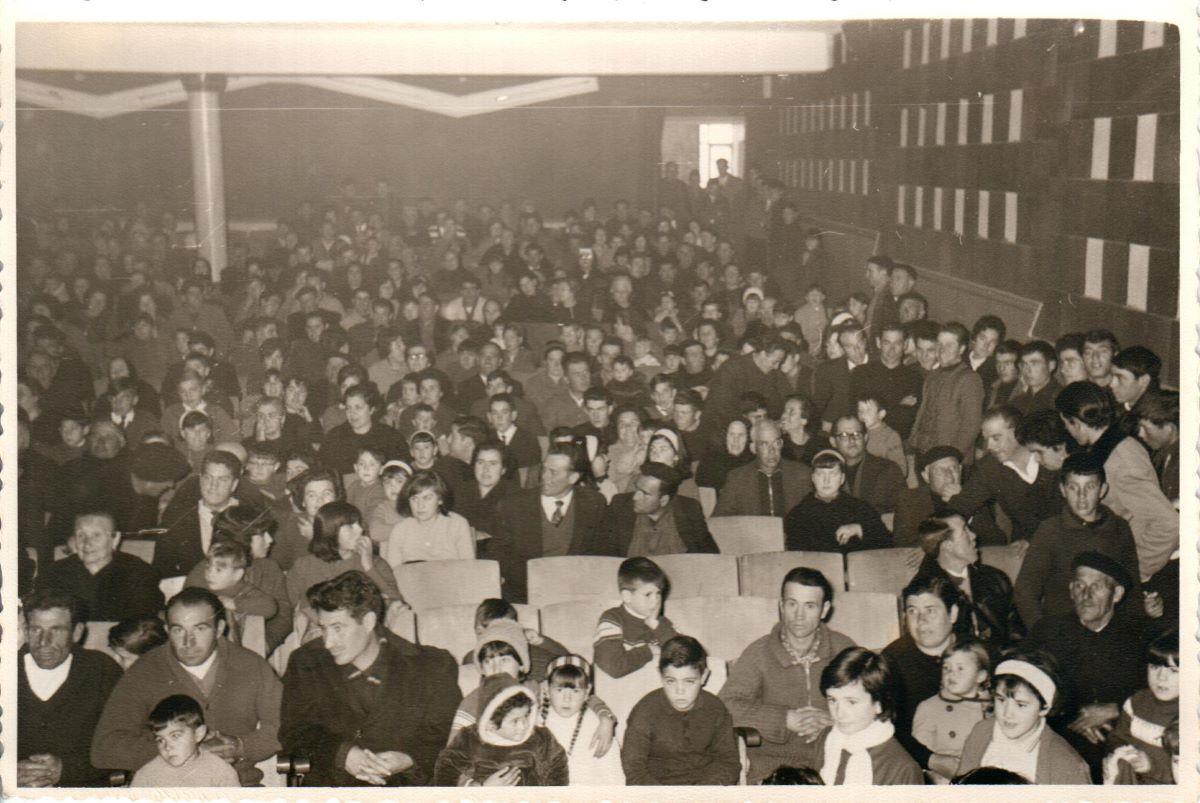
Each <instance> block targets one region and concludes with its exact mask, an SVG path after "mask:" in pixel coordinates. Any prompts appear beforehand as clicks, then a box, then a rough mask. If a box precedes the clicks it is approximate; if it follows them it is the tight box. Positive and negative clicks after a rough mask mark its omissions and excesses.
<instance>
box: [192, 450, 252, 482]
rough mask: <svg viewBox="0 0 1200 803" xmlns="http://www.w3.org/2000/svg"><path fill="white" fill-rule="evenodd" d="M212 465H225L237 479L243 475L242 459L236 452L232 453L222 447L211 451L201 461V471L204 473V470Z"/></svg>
mask: <svg viewBox="0 0 1200 803" xmlns="http://www.w3.org/2000/svg"><path fill="white" fill-rule="evenodd" d="M212 465H218V466H224V467H225V468H227V469H229V473H230V474H232V475H233V478H234V479H235V480H236V479H237V478H238V477H240V476H242V461H241V460H238V457H237V455H235V454H230V453H229V452H226V451H223V450H220V449H218V450H216V451H212V452H209V453H208V454H206V455H204V459H203V460H201V461H200V473H201V474H203V473H204V470H205V469H206V468H208V467H209V466H212Z"/></svg>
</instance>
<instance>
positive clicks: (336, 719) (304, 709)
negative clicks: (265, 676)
mask: <svg viewBox="0 0 1200 803" xmlns="http://www.w3.org/2000/svg"><path fill="white" fill-rule="evenodd" d="M307 596H308V603H309V605H311V606H312V608H313V609H314V610H315V611H316V612H317V625H318V627H320V629H321V633H322V638H321V640H320V641H312V642H309V643H308V644H306V645H305V646H303V647H301V648H300V649H299V650H297V651H296V652H295V653H293V655H292V658H291V661H290V662H289V663H288V669H287V674H285V675H284V677H283V703H282V709H281V724H280V729H279V737H280V742H281V743H282V745H283V752H284V753H285V754H289V755H291V756H293V757H295V756H303V757H305V758H307V759H308V760H309V761H310V762H311V767H312V769H311V771H310V772H309V773H308V775H307V776H305V785H306V786H363V785H371V786H422V785H425V784H428V783H429V781H430V779H431V778H432V777H433V766H434V763H435V762H436V761H437V756H438V753H439V752H440V751H441V749H442V748H443V747H445V746H446V741H447V739H448V738H449V736H450V723H451V721H452V720H453V719H454V712H455V710H456V709H457V708H458V704H459V703H460V702H461V701H462V693H461V692H460V691H459V689H458V668H457V666H456V665H455V663H454V659H453V658H452V657H451V656H450V653H448V652H446V651H445V650H440V649H437V648H434V647H419V646H417V645H416V644H413V643H412V642H409V641H406V640H404V639H402V638H400V637H399V636H397V635H395V634H393V633H389V632H387V631H386V630H385V629H384V628H383V617H384V610H383V596H382V595H381V594H380V592H379V589H378V588H377V587H376V586H375V584H374V583H372V582H371V581H370V579H368V578H367V576H366V575H364V574H362V573H361V572H356V571H353V572H346V573H345V574H341V575H338V576H337V577H335V578H333V579H332V580H328V581H326V582H324V583H319V584H317V585H315V586H313V587H312V588H311V589H309V591H308V595H307Z"/></svg>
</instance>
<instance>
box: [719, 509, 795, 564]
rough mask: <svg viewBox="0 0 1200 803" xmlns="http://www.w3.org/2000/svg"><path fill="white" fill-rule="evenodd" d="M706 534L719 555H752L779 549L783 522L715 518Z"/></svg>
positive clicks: (750, 517) (781, 544)
mask: <svg viewBox="0 0 1200 803" xmlns="http://www.w3.org/2000/svg"><path fill="white" fill-rule="evenodd" d="M708 530H709V532H711V533H712V537H713V540H715V541H716V542H717V547H718V548H719V549H720V550H721V554H722V555H733V556H735V557H737V556H739V555H752V554H754V553H755V552H779V551H781V550H782V549H783V519H781V518H777V517H775V516H717V517H716V518H712V519H709V520H708Z"/></svg>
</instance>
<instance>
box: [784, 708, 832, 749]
mask: <svg viewBox="0 0 1200 803" xmlns="http://www.w3.org/2000/svg"><path fill="white" fill-rule="evenodd" d="M832 724H833V718H832V717H830V716H829V712H828V711H822V710H821V709H819V708H793V709H791V710H790V711H788V712H787V729H788V730H790V731H791V732H792V733H795V734H796V735H798V736H800V738H802V739H803V740H804V741H806V742H811V741H812V740H813V739H815V738H816V736H817V734H818V733H820V732H821V731H822V730H824V729H825V728H827V727H829V726H830V725H832Z"/></svg>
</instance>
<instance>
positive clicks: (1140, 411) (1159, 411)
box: [1134, 388, 1179, 427]
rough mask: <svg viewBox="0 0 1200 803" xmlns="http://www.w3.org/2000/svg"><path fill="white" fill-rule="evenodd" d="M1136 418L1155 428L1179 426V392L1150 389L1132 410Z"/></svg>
mask: <svg viewBox="0 0 1200 803" xmlns="http://www.w3.org/2000/svg"><path fill="white" fill-rule="evenodd" d="M1134 411H1135V412H1136V413H1137V416H1138V418H1140V419H1142V420H1143V421H1149V422H1150V423H1151V424H1154V425H1156V426H1160V427H1161V426H1163V425H1165V424H1174V425H1175V426H1179V391H1176V390H1163V389H1162V388H1150V389H1148V390H1147V391H1146V393H1145V395H1143V396H1142V398H1140V399H1138V403H1137V406H1136V407H1135V408H1134Z"/></svg>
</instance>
